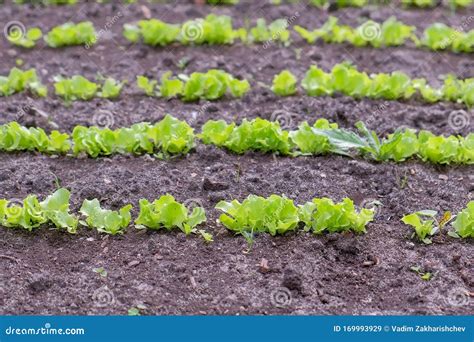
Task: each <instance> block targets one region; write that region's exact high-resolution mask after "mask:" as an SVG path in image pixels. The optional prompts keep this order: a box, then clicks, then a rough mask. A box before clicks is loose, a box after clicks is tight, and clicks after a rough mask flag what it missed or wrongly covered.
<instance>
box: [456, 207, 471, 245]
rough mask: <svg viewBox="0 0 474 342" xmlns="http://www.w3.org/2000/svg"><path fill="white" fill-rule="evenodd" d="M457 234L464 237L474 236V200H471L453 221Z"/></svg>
mask: <svg viewBox="0 0 474 342" xmlns="http://www.w3.org/2000/svg"><path fill="white" fill-rule="evenodd" d="M453 227H454V229H455V232H454V233H455V234H456V235H457V236H459V237H462V238H474V201H470V202H469V203H468V204H467V206H466V208H465V209H463V210H462V211H461V212H460V213H459V214H458V215H457V216H456V220H455V221H454V222H453Z"/></svg>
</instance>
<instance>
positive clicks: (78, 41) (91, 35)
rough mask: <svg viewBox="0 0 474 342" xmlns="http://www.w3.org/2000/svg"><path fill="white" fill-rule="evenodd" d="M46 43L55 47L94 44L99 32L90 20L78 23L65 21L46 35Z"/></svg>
mask: <svg viewBox="0 0 474 342" xmlns="http://www.w3.org/2000/svg"><path fill="white" fill-rule="evenodd" d="M44 40H45V41H46V43H47V44H48V45H49V46H50V47H53V48H57V47H63V46H72V45H87V46H91V45H94V44H95V43H96V41H97V34H96V32H95V29H94V25H93V24H92V23H91V22H90V21H84V22H81V23H78V24H74V23H70V22H69V23H65V24H63V25H61V26H57V27H54V28H53V29H52V30H51V31H49V32H48V34H47V35H46V36H45V37H44Z"/></svg>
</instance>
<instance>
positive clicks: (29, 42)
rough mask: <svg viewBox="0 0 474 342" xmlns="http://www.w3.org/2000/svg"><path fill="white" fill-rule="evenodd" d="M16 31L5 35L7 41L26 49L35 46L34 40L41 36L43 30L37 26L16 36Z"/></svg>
mask: <svg viewBox="0 0 474 342" xmlns="http://www.w3.org/2000/svg"><path fill="white" fill-rule="evenodd" d="M16 34H17V33H14V34H13V35H10V36H8V37H7V39H8V41H9V42H10V43H11V44H13V45H16V46H21V47H23V48H26V49H31V48H33V47H35V45H36V41H37V40H39V39H41V37H43V32H41V30H40V29H39V28H37V27H33V28H30V29H28V31H26V33H25V34H22V35H21V37H16Z"/></svg>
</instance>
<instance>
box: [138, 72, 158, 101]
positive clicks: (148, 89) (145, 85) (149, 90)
mask: <svg viewBox="0 0 474 342" xmlns="http://www.w3.org/2000/svg"><path fill="white" fill-rule="evenodd" d="M157 84H158V81H156V80H150V79H149V78H148V77H145V76H137V86H138V88H140V89H142V90H143V91H144V92H145V94H146V95H147V96H158V94H159V93H157V92H156V91H155V89H156V85H157Z"/></svg>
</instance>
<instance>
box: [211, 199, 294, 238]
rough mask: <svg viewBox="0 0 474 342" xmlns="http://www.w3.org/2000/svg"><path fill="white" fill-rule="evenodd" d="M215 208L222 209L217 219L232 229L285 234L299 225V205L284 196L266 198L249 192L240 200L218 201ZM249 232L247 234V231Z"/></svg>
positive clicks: (242, 231) (245, 232)
mask: <svg viewBox="0 0 474 342" xmlns="http://www.w3.org/2000/svg"><path fill="white" fill-rule="evenodd" d="M216 209H218V210H221V211H222V212H224V213H223V214H222V215H221V216H220V217H219V221H220V222H221V223H222V224H223V225H224V226H226V227H227V228H228V229H230V230H231V231H233V232H235V233H237V234H242V235H244V236H245V235H247V236H250V235H251V236H253V234H254V233H264V232H265V233H269V234H271V235H276V234H284V233H286V232H288V231H291V230H295V229H296V227H297V225H298V222H299V220H298V208H297V207H296V206H295V205H294V203H293V201H292V200H291V199H288V198H286V197H285V196H278V195H271V196H270V197H268V198H264V197H260V196H255V195H249V196H248V197H247V198H246V199H245V200H244V201H243V202H242V203H240V202H239V201H237V200H233V201H232V202H226V201H221V202H219V203H217V205H216ZM249 234H250V235H249Z"/></svg>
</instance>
